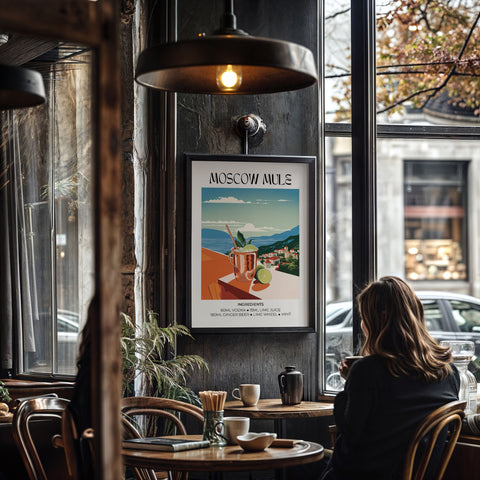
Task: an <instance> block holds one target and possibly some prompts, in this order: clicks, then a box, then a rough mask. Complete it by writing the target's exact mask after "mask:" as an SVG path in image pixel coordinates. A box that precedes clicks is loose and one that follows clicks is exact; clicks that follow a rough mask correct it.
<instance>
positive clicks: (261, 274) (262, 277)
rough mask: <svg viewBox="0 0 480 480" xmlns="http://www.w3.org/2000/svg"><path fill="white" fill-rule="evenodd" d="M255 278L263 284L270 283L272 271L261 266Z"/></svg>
mask: <svg viewBox="0 0 480 480" xmlns="http://www.w3.org/2000/svg"><path fill="white" fill-rule="evenodd" d="M255 278H256V279H257V280H258V281H259V282H260V283H263V284H266V283H270V282H271V281H272V272H271V271H270V270H267V269H266V268H261V269H260V270H257V273H256V275H255Z"/></svg>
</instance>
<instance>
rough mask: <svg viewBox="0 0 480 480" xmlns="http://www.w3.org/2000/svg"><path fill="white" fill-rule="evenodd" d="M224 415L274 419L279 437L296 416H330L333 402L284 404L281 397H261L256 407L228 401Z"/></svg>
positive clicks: (281, 436) (284, 432)
mask: <svg viewBox="0 0 480 480" xmlns="http://www.w3.org/2000/svg"><path fill="white" fill-rule="evenodd" d="M223 413H224V416H229V415H230V416H236V417H249V418H259V419H262V420H273V421H274V426H275V433H276V434H277V435H278V438H284V437H285V434H286V431H285V430H286V429H285V420H287V419H290V418H291V419H295V418H297V419H298V418H312V417H328V416H331V415H333V403H331V402H301V403H299V404H297V405H284V404H283V403H282V401H281V400H280V399H279V398H274V399H265V398H261V399H260V400H259V401H258V403H257V405H255V406H254V407H245V406H244V405H243V403H242V402H241V401H239V400H235V401H232V402H226V403H225V407H224V409H223Z"/></svg>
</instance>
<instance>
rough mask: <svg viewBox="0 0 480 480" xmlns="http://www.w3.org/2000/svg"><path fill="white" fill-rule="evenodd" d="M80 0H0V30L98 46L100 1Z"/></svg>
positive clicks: (100, 28)
mask: <svg viewBox="0 0 480 480" xmlns="http://www.w3.org/2000/svg"><path fill="white" fill-rule="evenodd" d="M109 1H110V0H102V1H99V2H91V1H80V0H48V2H42V1H38V0H21V1H19V0H0V12H2V13H1V15H0V30H1V31H2V32H4V33H10V32H15V33H21V34H24V35H32V36H36V37H38V36H42V37H44V38H51V39H61V40H64V41H67V40H68V41H70V42H76V43H80V44H84V45H91V46H99V45H100V43H101V42H102V37H103V28H102V24H101V17H100V15H99V11H100V8H101V5H102V4H103V3H108V2H109Z"/></svg>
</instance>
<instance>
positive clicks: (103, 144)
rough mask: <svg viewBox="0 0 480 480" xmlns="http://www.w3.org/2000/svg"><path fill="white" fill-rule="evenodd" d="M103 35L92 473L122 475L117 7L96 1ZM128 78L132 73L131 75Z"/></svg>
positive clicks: (98, 96)
mask: <svg viewBox="0 0 480 480" xmlns="http://www.w3.org/2000/svg"><path fill="white" fill-rule="evenodd" d="M99 5H100V7H101V12H100V18H101V24H102V25H103V28H102V32H101V33H102V35H103V39H102V41H101V42H100V47H99V48H98V49H97V72H98V76H97V78H96V88H97V92H96V105H97V107H98V108H97V110H96V113H97V116H96V122H95V125H96V132H97V135H96V138H97V142H96V155H95V159H96V162H95V197H96V202H95V206H96V212H95V253H96V261H95V263H96V269H95V271H96V289H95V290H96V295H97V300H98V308H99V310H98V314H99V315H98V319H99V321H98V323H97V325H96V326H95V328H94V335H93V337H94V343H93V347H94V348H93V362H94V363H93V364H92V365H94V368H93V379H92V380H93V383H92V387H93V388H92V391H93V394H94V399H93V405H94V407H95V409H94V428H95V432H96V433H95V435H96V446H97V453H98V455H97V456H96V465H95V467H96V478H99V479H100V478H101V479H102V480H103V479H105V480H110V479H111V480H113V479H118V478H122V475H123V469H122V461H121V430H120V427H121V425H120V399H121V351H120V333H121V332H120V325H121V324H120V307H119V305H120V294H121V281H120V279H121V274H120V258H121V198H122V189H121V187H122V179H121V138H120V137H121V134H120V132H121V111H120V106H121V98H120V94H121V92H120V55H119V42H118V39H119V21H120V20H119V12H120V8H119V5H118V2H117V1H116V0H111V1H108V2H107V1H103V2H99ZM132 81H133V79H132Z"/></svg>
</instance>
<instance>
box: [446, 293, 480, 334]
mask: <svg viewBox="0 0 480 480" xmlns="http://www.w3.org/2000/svg"><path fill="white" fill-rule="evenodd" d="M450 306H451V307H452V313H453V318H454V320H455V322H456V324H457V325H458V328H459V329H460V331H462V332H480V308H479V307H478V306H477V305H474V304H472V303H468V302H462V301H459V300H450Z"/></svg>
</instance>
